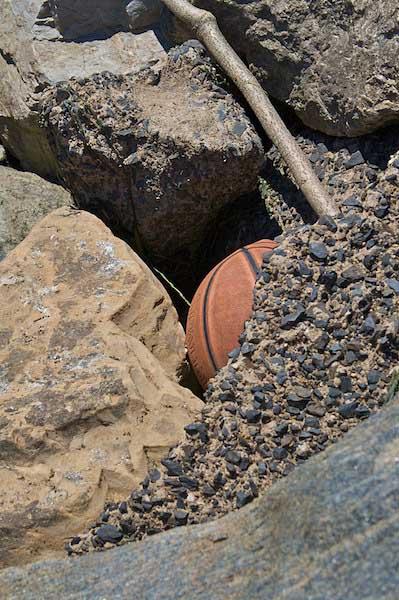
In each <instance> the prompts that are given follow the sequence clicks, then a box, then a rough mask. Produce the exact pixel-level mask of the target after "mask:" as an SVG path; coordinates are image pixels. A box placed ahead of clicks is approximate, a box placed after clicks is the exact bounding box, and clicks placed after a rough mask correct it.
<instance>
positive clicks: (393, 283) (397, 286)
mask: <svg viewBox="0 0 399 600" xmlns="http://www.w3.org/2000/svg"><path fill="white" fill-rule="evenodd" d="M384 283H386V284H387V286H388V287H389V288H391V290H393V291H394V292H395V294H399V281H398V280H397V279H386V280H385V282H384Z"/></svg>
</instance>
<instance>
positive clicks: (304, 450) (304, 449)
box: [296, 442, 312, 458]
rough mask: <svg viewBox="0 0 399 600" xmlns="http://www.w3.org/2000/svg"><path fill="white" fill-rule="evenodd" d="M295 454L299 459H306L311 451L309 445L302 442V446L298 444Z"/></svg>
mask: <svg viewBox="0 0 399 600" xmlns="http://www.w3.org/2000/svg"><path fill="white" fill-rule="evenodd" d="M296 454H297V456H298V457H299V458H308V457H309V456H310V455H311V454H312V449H311V448H310V446H309V444H307V443H306V442H304V443H303V444H299V445H298V447H297V449H296Z"/></svg>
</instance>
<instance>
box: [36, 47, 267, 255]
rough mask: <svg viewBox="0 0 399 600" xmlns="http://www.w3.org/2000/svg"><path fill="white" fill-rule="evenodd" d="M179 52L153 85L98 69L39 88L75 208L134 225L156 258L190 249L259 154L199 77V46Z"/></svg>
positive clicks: (234, 110) (245, 180)
mask: <svg viewBox="0 0 399 600" xmlns="http://www.w3.org/2000/svg"><path fill="white" fill-rule="evenodd" d="M185 50H186V52H185V53H184V54H183V55H181V56H180V55H179V56H178V58H177V61H176V62H175V61H174V58H173V56H174V55H171V58H170V59H169V62H168V64H167V65H166V67H165V69H164V70H162V72H161V76H160V79H159V80H157V82H155V83H154V80H153V79H152V78H149V77H148V76H147V75H148V74H146V75H139V76H134V75H124V76H115V75H112V74H110V73H103V74H101V75H95V76H93V77H92V78H89V79H86V80H76V81H70V82H69V83H68V85H67V86H65V84H59V85H57V86H55V87H53V88H51V89H49V90H48V91H46V93H45V94H44V96H43V107H42V111H43V123H44V124H45V127H46V128H47V130H48V132H49V136H50V144H51V147H52V148H53V149H54V152H55V153H56V154H57V157H58V162H59V165H60V168H61V171H62V173H63V177H64V179H65V181H66V182H67V185H68V187H69V188H70V189H71V190H72V191H73V193H74V197H75V198H76V199H77V200H78V203H79V206H81V207H83V208H90V207H93V206H94V207H98V208H99V209H100V210H101V211H102V212H103V213H105V214H106V215H108V222H111V223H115V222H116V223H117V224H118V225H119V226H120V227H122V229H123V230H127V231H128V232H129V234H130V235H131V236H132V237H133V235H134V234H135V233H138V235H139V237H140V239H141V241H142V243H143V244H144V246H145V247H146V249H147V251H150V252H151V254H152V255H153V256H155V258H156V259H157V260H162V259H163V258H164V257H165V256H167V257H170V256H173V255H174V254H176V253H178V252H180V251H182V249H183V248H188V247H190V252H193V250H194V249H195V247H198V246H199V245H200V243H201V241H202V236H203V233H204V231H205V229H206V227H207V225H209V223H210V222H211V221H213V220H214V219H215V217H216V216H217V214H218V212H219V210H220V209H221V208H222V206H223V205H225V204H227V203H229V202H230V201H231V200H234V198H236V197H237V196H239V195H240V194H242V193H245V192H248V191H249V190H250V189H252V188H253V187H254V186H255V185H256V180H257V179H256V178H257V174H258V171H259V168H260V166H261V164H262V161H263V158H262V146H261V143H260V141H259V138H258V136H257V134H256V133H255V130H254V129H253V127H252V125H251V123H250V121H249V120H248V118H247V117H246V116H245V114H244V112H243V110H242V108H241V107H239V105H237V104H236V103H235V102H234V101H233V99H232V97H231V96H227V97H225V96H223V97H219V95H218V94H217V92H216V91H212V90H209V89H208V83H207V82H205V83H204V82H203V75H204V71H203V69H201V67H200V65H201V64H204V65H207V64H208V63H206V61H205V58H206V57H205V56H204V53H203V51H200V50H196V49H194V48H192V47H190V45H187V46H186V47H185ZM204 61H205V62H204ZM198 63H199V66H198ZM196 65H197V66H196ZM208 68H209V65H208ZM193 86H195V88H196V91H193ZM71 106H73V110H71ZM221 109H223V110H224V111H225V114H226V118H225V120H224V121H223V122H222V123H221V122H220V121H219V119H218V115H219V113H220V110H221ZM176 110H178V116H177V115H176V118H175V119H174V120H173V121H171V116H170V115H171V114H172V113H175V112H176ZM92 115H96V119H93V117H92ZM237 123H238V124H240V125H242V129H240V132H239V133H237V132H236V133H234V130H233V129H232V127H233V126H234V125H236V124H237ZM222 174H223V175H222ZM115 190H117V193H115Z"/></svg>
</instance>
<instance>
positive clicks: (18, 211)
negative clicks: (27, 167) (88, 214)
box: [0, 166, 73, 257]
mask: <svg viewBox="0 0 399 600" xmlns="http://www.w3.org/2000/svg"><path fill="white" fill-rule="evenodd" d="M72 204H73V202H72V198H71V195H70V194H69V193H68V192H67V191H66V190H64V189H63V188H62V187H61V186H59V185H55V184H53V183H49V182H48V181H45V180H44V179H42V178H41V177H38V176H37V175H33V174H32V173H24V172H22V171H16V170H15V169H10V168H8V167H1V166H0V257H4V256H5V255H6V254H8V252H10V251H11V250H12V249H13V248H15V246H17V244H19V243H20V242H22V240H23V239H24V238H25V237H26V236H27V235H28V233H29V231H30V230H31V229H32V227H33V225H34V224H35V223H36V222H37V221H39V220H40V219H41V218H42V217H44V216H45V215H46V214H47V213H49V212H50V211H52V210H54V209H55V208H58V207H60V206H72Z"/></svg>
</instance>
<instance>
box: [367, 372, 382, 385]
mask: <svg viewBox="0 0 399 600" xmlns="http://www.w3.org/2000/svg"><path fill="white" fill-rule="evenodd" d="M380 379H381V372H380V371H377V370H376V369H372V370H371V371H369V372H368V373H367V383H368V384H369V385H373V384H375V383H378V382H379V380H380Z"/></svg>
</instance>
